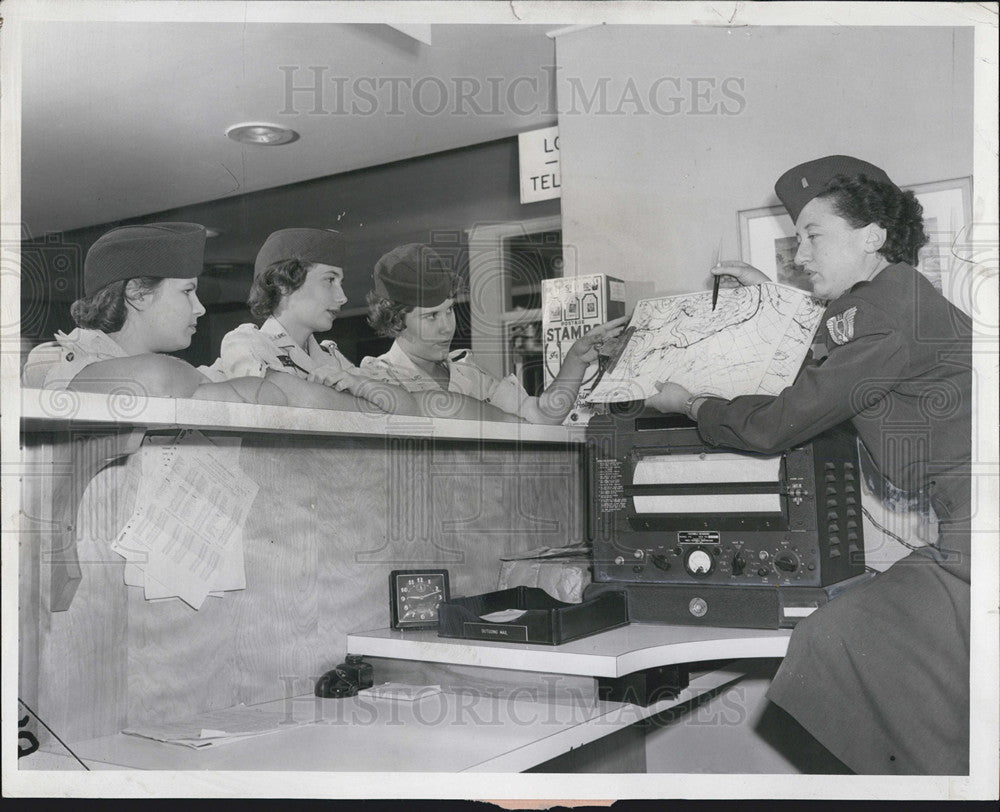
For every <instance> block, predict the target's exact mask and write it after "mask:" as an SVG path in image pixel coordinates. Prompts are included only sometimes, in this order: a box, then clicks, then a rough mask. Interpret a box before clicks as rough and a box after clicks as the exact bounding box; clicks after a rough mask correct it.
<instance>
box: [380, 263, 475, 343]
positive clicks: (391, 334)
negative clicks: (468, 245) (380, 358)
mask: <svg viewBox="0 0 1000 812" xmlns="http://www.w3.org/2000/svg"><path fill="white" fill-rule="evenodd" d="M462 290H463V287H462V280H461V279H460V278H459V277H458V276H455V275H452V279H451V292H450V293H449V294H448V298H449V299H454V298H455V297H457V296H458V294H460V293H461V292H462ZM365 301H366V302H367V303H368V326H369V327H371V328H372V329H373V330H374V331H375V332H376V333H378V334H379V335H380V336H383V337H385V338H395V337H396V336H398V335H399V334H400V333H401V332H403V330H404V329H405V328H406V314H407V313H412V312H413V310H414V308H413V305H405V304H400V303H399V302H395V301H393V300H392V299H386V298H384V297H383V296H379V295H378V294H377V293H376V292H375V291H373V290H371V291H369V292H368V295H367V296H365Z"/></svg>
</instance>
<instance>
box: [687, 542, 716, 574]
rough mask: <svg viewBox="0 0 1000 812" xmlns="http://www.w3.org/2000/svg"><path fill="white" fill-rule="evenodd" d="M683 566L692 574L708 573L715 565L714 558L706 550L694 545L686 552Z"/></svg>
mask: <svg viewBox="0 0 1000 812" xmlns="http://www.w3.org/2000/svg"><path fill="white" fill-rule="evenodd" d="M684 566H685V567H686V568H687V571H688V572H690V573H691V574H692V575H708V574H709V573H710V572H711V571H712V568H713V567H714V566H715V559H714V558H713V557H712V555H711V554H710V553H709V552H708V551H707V550H702V549H700V548H697V547H696V548H695V549H693V550H691V551H690V552H689V553H688V554H687V557H686V558H685V559H684Z"/></svg>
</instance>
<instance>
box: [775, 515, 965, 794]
mask: <svg viewBox="0 0 1000 812" xmlns="http://www.w3.org/2000/svg"><path fill="white" fill-rule="evenodd" d="M948 507H949V508H952V507H953V505H951V506H948ZM935 510H937V511H939V513H938V515H939V518H941V519H942V521H941V524H940V531H941V533H940V536H939V542H938V546H939V547H940V548H941V549H942V550H945V551H947V552H946V553H945V556H944V558H945V562H944V563H942V560H941V555H940V554H938V553H937V552H936V551H924V552H914V553H911V554H910V555H909V556H907V557H906V558H903V559H901V560H900V561H897V562H896V563H895V564H893V565H892V566H891V567H890V568H889V569H888V570H886V571H885V572H884V573H882V574H880V575H879V576H877V577H876V578H874V579H873V580H871V581H869V582H868V583H866V584H864V585H862V586H859V587H856V588H854V589H852V590H850V591H849V592H847V593H845V594H843V595H841V596H840V597H838V598H837V599H835V600H833V601H831V602H830V603H828V604H827V605H825V606H823V607H822V608H821V609H819V610H817V611H816V612H814V613H813V614H812V615H810V616H809V617H807V618H805V619H804V620H802V621H801V622H800V623H799V624H798V625H797V626H796V628H795V631H794V632H793V633H792V637H791V640H790V641H789V648H788V654H787V656H786V657H785V659H784V661H783V662H782V664H781V667H780V668H779V669H778V672H777V674H776V675H775V678H774V681H773V682H772V684H771V686H770V689H769V690H768V693H767V696H768V698H769V699H770V700H771V701H772V702H774V703H775V704H776V705H778V706H780V707H781V708H783V709H784V710H785V711H787V712H788V713H790V714H791V715H792V716H794V717H795V718H796V719H797V720H798V722H799V723H800V724H801V725H802V726H803V727H805V728H806V730H808V731H809V732H810V733H811V734H812V735H813V736H815V737H816V739H818V740H819V742H820V743H822V744H823V745H824V746H825V747H826V748H827V749H828V750H829V751H830V752H831V753H833V755H835V756H836V757H837V758H839V759H840V760H841V761H843V762H844V763H845V764H846V765H847V766H848V767H850V768H851V769H852V770H854V771H855V772H856V773H868V774H920V775H966V774H968V772H969V579H968V572H969V560H968V556H969V523H968V516H967V515H965V516H956V514H955V513H954V512H953V511H952V510H948V509H946V508H945V506H944V505H938V504H935ZM942 514H946V515H944V516H942ZM947 514H950V515H947ZM952 517H954V518H952ZM956 519H957V521H956ZM956 554H957V558H956Z"/></svg>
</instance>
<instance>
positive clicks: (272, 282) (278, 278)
mask: <svg viewBox="0 0 1000 812" xmlns="http://www.w3.org/2000/svg"><path fill="white" fill-rule="evenodd" d="M309 264H310V263H308V262H302V261H301V260H298V259H282V260H278V261H277V262H272V263H271V264H270V265H268V266H267V267H266V268H265V269H264V270H263V271H262V272H261V274H260V276H256V277H254V280H253V282H252V283H251V285H250V296H249V297H248V298H247V305H249V307H250V313H251V315H252V316H253V317H254V318H255V319H258V320H259V321H264V319H266V318H267V317H268V316H272V315H274V311H275V310H277V309H278V305H279V304H280V303H281V299H282V297H283V296H287V295H288V294H290V293H294V292H295V291H297V290H298V289H299V288H301V287H302V285H304V284H305V281H306V276H307V275H308V273H309Z"/></svg>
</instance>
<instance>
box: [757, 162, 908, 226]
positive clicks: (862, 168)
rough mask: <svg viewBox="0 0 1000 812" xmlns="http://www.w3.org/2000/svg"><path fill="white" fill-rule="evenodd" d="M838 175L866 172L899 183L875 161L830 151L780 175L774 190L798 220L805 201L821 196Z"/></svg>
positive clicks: (873, 176)
mask: <svg viewBox="0 0 1000 812" xmlns="http://www.w3.org/2000/svg"><path fill="white" fill-rule="evenodd" d="M835 175H846V176H848V177H850V176H852V175H866V176H867V177H868V178H869V180H874V181H879V182H881V183H888V184H890V185H892V186H895V184H894V183H893V182H892V181H891V180H889V176H888V175H887V174H885V172H884V171H882V170H881V169H879V168H878V167H877V166H875V165H874V164H870V163H868V162H867V161H862V160H860V159H858V158H852V157H850V156H849V155H827V156H826V157H825V158H817V159H816V160H815V161H807V162H806V163H804V164H799V165H798V166H796V167H793V168H791V169H789V170H788V171H787V172H786V173H785V174H784V175H782V176H781V177H780V178H778V182H777V183H775V184H774V191H775V193H776V194H777V195H778V199H779V200H780V201H781V202H782V204H784V206H785V208H786V209H787V210H788V216H789V217H791V218H792V222H793V223H794V222H795V221H797V220H798V219H799V214H800V213H801V212H802V209H803V208H805V205H806V204H807V203H808V202H809V201H810V200H812V199H813V198H814V197H817V196H818V195H819V194H820V193H821V192H822V191H823V189H824V188H825V187H826V184H827V183H828V182H829V181H830V180H832V179H833V177H834V176H835Z"/></svg>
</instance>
